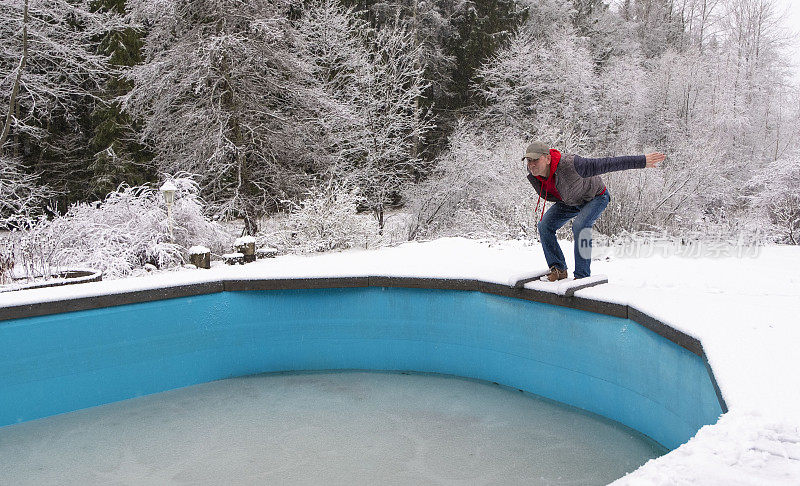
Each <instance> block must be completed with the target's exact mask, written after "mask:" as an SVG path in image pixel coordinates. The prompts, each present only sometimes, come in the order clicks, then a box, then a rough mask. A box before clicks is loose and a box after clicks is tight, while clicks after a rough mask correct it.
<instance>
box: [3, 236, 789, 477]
mask: <svg viewBox="0 0 800 486" xmlns="http://www.w3.org/2000/svg"><path fill="white" fill-rule="evenodd" d="M562 247H563V249H564V254H565V255H566V256H567V262H568V264H569V266H570V268H572V258H571V257H572V243H571V242H566V241H565V242H562ZM700 250H701V251H699V252H694V253H695V255H696V256H694V257H684V256H660V255H658V254H656V255H651V256H638V257H635V258H634V257H630V258H627V257H621V256H615V255H613V254H612V255H611V256H610V257H609V258H608V259H606V258H602V259H601V260H599V261H595V262H594V263H593V265H592V272H593V274H604V275H607V276H608V279H609V283H607V284H603V285H599V286H596V287H592V288H587V289H582V290H578V291H577V292H576V294H575V295H577V296H583V297H589V298H595V299H602V300H608V301H614V302H620V303H627V304H630V305H632V306H635V307H636V308H638V309H639V310H641V311H643V312H646V313H648V314H650V315H653V316H655V317H657V318H659V319H660V320H662V321H664V322H667V323H669V324H670V325H672V326H673V327H675V328H677V329H680V330H682V331H684V332H686V333H687V334H691V335H693V336H695V337H697V338H698V339H700V340H701V341H702V343H703V347H704V349H705V351H706V354H707V356H708V359H709V362H710V363H711V365H712V367H713V369H714V373H715V376H716V378H717V380H718V382H719V385H720V388H721V389H722V392H723V395H724V397H725V399H726V401H727V404H728V407H729V408H730V411H729V412H728V413H727V414H725V415H724V416H723V417H722V418H721V419H720V421H719V422H718V423H717V424H714V425H711V426H707V427H704V428H703V429H701V430H700V432H699V433H698V434H697V435H696V436H695V437H694V438H693V439H691V440H690V441H689V442H688V443H686V444H684V445H683V446H681V447H679V448H678V449H676V450H674V451H672V452H670V453H669V454H667V455H665V456H663V457H661V458H658V459H655V460H652V461H650V462H648V463H647V464H646V465H644V466H643V467H642V468H640V469H639V470H637V471H635V472H634V473H632V474H630V475H628V476H626V477H624V478H622V479H620V480H619V484H637V485H638V484H664V485H668V484H669V485H672V484H705V485H709V484H710V485H717V484H718V485H735V484H748V485H751V484H752V485H762V484H787V485H788V484H794V485H796V484H800V382H799V381H798V379H797V374H798V371H799V370H800V354H798V349H797V348H798V346H800V326H799V325H798V324H799V323H798V320H799V318H798V316H800V247H784V246H768V247H763V248H760V249H759V251H758V252H752V251H746V252H744V253H743V254H742V255H738V256H737V252H736V251H733V252H731V253H733V256H724V253H725V252H719V251H718V250H719V249H718V248H716V249H714V248H709V249H707V250H708V251H705V253H704V251H703V250H702V248H701V249H700ZM600 253H601V252H599V251H598V252H597V254H598V255H599V254H600ZM756 253H757V254H756ZM720 255H723V256H720ZM543 269H545V263H544V258H543V256H542V251H541V248H540V247H539V246H538V244H526V243H523V242H518V241H511V242H476V241H469V240H465V239H460V238H449V239H441V240H436V241H433V242H428V243H408V244H405V245H401V246H398V247H393V248H384V249H380V250H375V251H358V250H352V251H346V252H341V253H329V254H323V255H315V256H296V255H287V256H283V257H279V258H276V259H268V260H261V261H259V262H256V263H252V264H248V265H245V266H236V267H226V266H219V265H217V266H215V267H213V268H212V269H211V270H186V271H179V272H170V273H161V274H157V275H152V276H147V277H140V278H132V279H124V280H118V281H108V282H99V283H91V284H83V285H75V286H66V287H57V288H51V289H34V290H25V291H20V292H8V293H5V294H0V306H5V305H15V304H22V303H31V302H37V301H44V300H58V299H62V298H65V297H70V296H72V297H75V296H90V295H97V294H106V293H113V292H116V291H126V290H135V289H141V288H152V287H163V286H171V285H178V284H181V283H190V282H199V281H205V280H212V279H217V278H220V277H235V278H278V277H295V278H297V277H335V276H365V275H389V276H411V277H433V278H468V279H479V280H484V281H488V282H496V283H501V284H507V283H508V281H509V279H511V278H512V277H513V276H515V275H519V274H520V273H521V272H526V271H528V270H530V271H535V270H543Z"/></svg>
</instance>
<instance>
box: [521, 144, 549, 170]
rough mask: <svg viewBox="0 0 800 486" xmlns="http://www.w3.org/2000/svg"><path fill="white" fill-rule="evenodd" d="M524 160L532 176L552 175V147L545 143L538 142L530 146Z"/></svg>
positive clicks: (523, 157)
mask: <svg viewBox="0 0 800 486" xmlns="http://www.w3.org/2000/svg"><path fill="white" fill-rule="evenodd" d="M522 160H523V161H524V162H525V164H526V165H527V166H528V172H530V173H531V174H533V175H535V176H539V177H548V176H549V175H550V147H548V146H547V145H545V143H544V142H539V141H536V142H533V143H532V144H530V145H528V148H527V149H526V150H525V155H523V156H522Z"/></svg>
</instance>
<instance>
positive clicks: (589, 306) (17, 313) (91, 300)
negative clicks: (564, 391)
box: [0, 275, 728, 413]
mask: <svg viewBox="0 0 800 486" xmlns="http://www.w3.org/2000/svg"><path fill="white" fill-rule="evenodd" d="M366 287H393V288H422V289H431V290H461V291H475V292H482V293H487V294H494V295H499V296H503V297H510V298H516V299H522V300H527V301H532V302H538V303H542V304H550V305H557V306H560V307H568V308H571V309H576V310H582V311H586V312H593V313H595V314H604V315H608V316H612V317H619V318H623V319H629V320H631V321H634V322H636V323H637V324H639V325H640V326H642V327H644V328H646V329H648V330H650V331H652V332H654V333H656V334H658V335H659V336H661V337H663V338H665V339H667V340H669V341H671V342H673V343H675V344H677V345H678V346H680V347H682V348H684V349H686V350H687V351H689V352H691V353H693V354H695V355H697V356H699V357H700V358H701V359H702V360H703V363H704V365H705V367H706V370H707V372H708V376H709V378H710V379H711V384H712V385H713V387H714V391H715V393H716V396H717V400H718V401H719V405H720V408H721V409H722V412H723V413H727V412H728V406H727V403H726V402H725V399H724V397H723V395H722V390H721V389H720V387H719V384H718V383H717V380H716V378H715V376H714V372H713V370H712V368H711V364H710V363H709V362H708V358H707V356H706V353H705V350H704V349H703V345H702V343H701V342H700V340H698V339H697V338H695V337H693V336H690V335H688V334H686V333H684V332H683V331H680V330H678V329H675V328H673V327H672V326H670V325H668V324H666V323H664V322H663V321H661V320H659V319H656V318H655V317H652V316H650V315H648V314H647V313H645V312H643V311H641V310H639V309H637V308H636V307H635V306H633V305H630V304H619V303H615V302H608V301H603V300H596V299H591V298H587V297H578V296H575V295H559V294H557V293H553V292H547V291H543V290H535V289H526V288H514V287H509V286H508V285H502V284H498V283H493V282H487V281H483V280H477V279H452V278H430V277H392V276H382V275H370V276H360V277H316V278H274V279H270V278H259V279H236V278H221V279H218V280H210V281H206V282H198V283H189V284H178V285H174V286H167V287H158V288H150V289H139V290H128V291H125V290H123V291H119V292H113V293H108V294H101V295H87V296H76V297H73V298H65V299H60V300H53V301H44V302H34V303H25V304H18V305H10V306H0V325H2V321H8V320H13V319H23V318H27V317H39V316H46V315H52V314H61V313H65V312H76V311H82V310H92V309H100V308H106V307H116V306H120V305H128V304H138V303H143V302H153V301H159V300H167V299H174V298H180V297H192V296H197V295H207V294H215V293H220V292H240V291H258V290H309V289H324V288H366Z"/></svg>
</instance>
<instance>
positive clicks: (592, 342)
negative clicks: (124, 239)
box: [0, 287, 724, 448]
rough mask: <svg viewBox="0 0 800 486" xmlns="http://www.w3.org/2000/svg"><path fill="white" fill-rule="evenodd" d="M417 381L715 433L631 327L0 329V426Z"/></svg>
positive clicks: (233, 308)
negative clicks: (185, 389) (119, 408)
mask: <svg viewBox="0 0 800 486" xmlns="http://www.w3.org/2000/svg"><path fill="white" fill-rule="evenodd" d="M335 369H372V370H412V371H420V372H435V373H447V374H453V375H459V376H464V377H470V378H477V379H482V380H488V381H493V382H497V383H500V384H503V385H507V386H511V387H515V388H519V389H522V390H525V391H528V392H532V393H535V394H538V395H542V396H545V397H548V398H551V399H553V400H557V401H560V402H563V403H567V404H570V405H574V406H576V407H580V408H583V409H585V410H589V411H591V412H594V413H597V414H600V415H603V416H605V417H608V418H611V419H613V420H616V421H618V422H620V423H622V424H625V425H627V426H629V427H632V428H634V429H636V430H638V431H640V432H642V433H644V434H645V435H647V436H649V437H651V438H652V439H654V440H656V441H657V442H659V443H660V444H662V445H664V446H666V447H668V448H675V447H677V446H678V445H680V444H681V443H683V442H685V441H686V440H688V439H689V438H690V437H691V436H693V435H694V434H695V433H696V432H697V430H698V429H699V428H700V427H701V426H703V425H705V424H709V423H713V422H715V421H716V419H717V417H718V416H719V415H720V414H721V413H722V411H723V407H724V403H721V402H720V400H719V399H718V395H717V393H716V391H715V385H714V383H713V376H712V375H710V373H709V370H708V368H707V364H706V362H705V361H704V359H703V357H702V356H701V355H698V354H696V353H694V352H691V351H690V350H688V349H686V348H685V347H682V346H680V345H678V344H676V343H675V342H673V341H671V340H669V339H666V338H665V337H663V336H661V335H659V334H656V333H655V332H652V331H651V330H649V329H647V328H645V327H642V326H640V325H639V324H637V323H635V322H633V321H631V320H629V319H625V318H620V317H614V316H609V315H603V314H598V313H594V312H587V311H584V310H577V309H572V308H568V307H562V306H554V305H550V304H545V303H540V302H532V301H529V300H522V299H518V298H511V297H507V296H501V295H493V294H490V293H484V292H475V291H464V290H446V289H438V290H435V289H421V288H391V287H363V288H323V289H285V290H260V291H237V292H215V293H209V294H204V295H194V296H187V297H179V298H171V299H166V300H157V301H150V302H141V303H135V304H127V305H119V306H115V307H105V308H97V309H90V310H81V311H75V312H67V313H60V314H50V315H45V316H37V317H27V318H19V319H11V320H7V321H5V322H0V426H2V425H8V424H13V423H17V422H20V421H25V420H32V419H35V418H40V417H44V416H48V415H53V414H57V413H62V412H67V411H71V410H76V409H80V408H85V407H90V406H94V405H98V404H102V403H108V402H113V401H116V400H122V399H126V398H131V397H135V396H140V395H144V394H148V393H156V392H159V391H163V390H168V389H172V388H177V387H182V386H188V385H192V384H196V383H203V382H207V381H211V380H216V379H222V378H228V377H234V376H241V375H247V374H255V373H262V372H273V371H288V370H335Z"/></svg>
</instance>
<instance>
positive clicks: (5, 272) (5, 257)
mask: <svg viewBox="0 0 800 486" xmlns="http://www.w3.org/2000/svg"><path fill="white" fill-rule="evenodd" d="M13 270H14V246H13V243H12V241H11V239H10V238H0V285H4V284H7V283H9V282H10V281H11V272H12V271H13Z"/></svg>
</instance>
